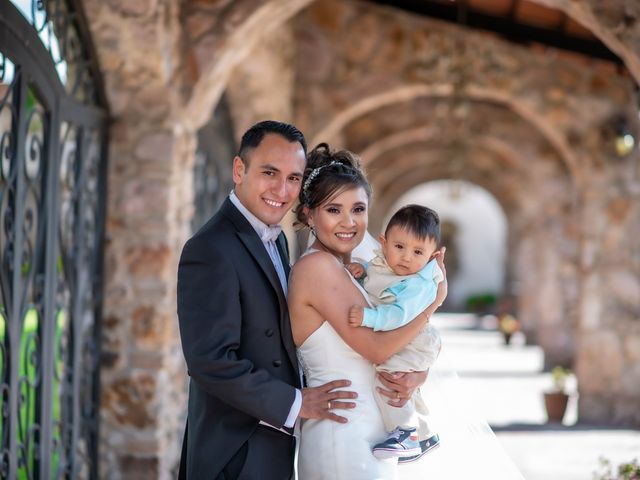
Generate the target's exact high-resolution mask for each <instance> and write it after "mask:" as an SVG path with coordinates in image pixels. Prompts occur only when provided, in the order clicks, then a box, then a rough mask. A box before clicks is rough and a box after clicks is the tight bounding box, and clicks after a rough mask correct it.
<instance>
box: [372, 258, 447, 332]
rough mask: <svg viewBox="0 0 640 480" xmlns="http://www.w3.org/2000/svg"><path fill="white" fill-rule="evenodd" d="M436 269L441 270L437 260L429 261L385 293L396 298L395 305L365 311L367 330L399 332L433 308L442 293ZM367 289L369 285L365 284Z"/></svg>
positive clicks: (389, 304)
mask: <svg viewBox="0 0 640 480" xmlns="http://www.w3.org/2000/svg"><path fill="white" fill-rule="evenodd" d="M435 269H438V270H440V267H438V264H437V262H436V260H435V259H434V260H431V261H430V262H428V263H427V264H426V265H425V266H424V267H423V268H422V270H420V271H419V272H418V273H417V274H416V275H412V276H410V277H408V278H405V279H402V277H400V276H399V277H398V278H399V279H400V280H399V281H398V282H396V283H394V284H392V285H391V286H390V287H387V288H386V289H385V290H384V292H385V293H389V294H391V295H393V296H394V297H395V301H393V303H381V304H380V305H378V306H377V307H376V308H365V309H364V318H363V320H362V326H363V327H369V328H373V329H374V330H376V331H378V330H382V331H388V330H395V329H396V328H400V327H402V326H404V325H406V324H407V323H409V322H410V321H411V320H413V319H414V318H415V317H417V316H418V315H419V314H420V313H422V311H423V310H424V309H425V308H427V307H428V306H429V305H431V304H432V303H433V302H434V301H435V299H436V295H437V294H438V282H437V281H436V280H435V278H434V277H436V276H437V272H436V271H435ZM365 287H366V284H365Z"/></svg>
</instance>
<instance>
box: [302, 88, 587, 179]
mask: <svg viewBox="0 0 640 480" xmlns="http://www.w3.org/2000/svg"><path fill="white" fill-rule="evenodd" d="M454 95H455V96H459V93H457V92H455V91H454V88H453V86H451V85H435V86H432V85H407V86H401V87H398V88H395V89H393V90H389V91H386V92H381V93H377V94H373V95H371V96H369V97H366V98H363V99H361V100H359V101H357V102H355V103H354V104H353V105H350V106H348V107H347V108H345V109H343V110H342V111H340V112H338V113H337V114H336V115H335V116H334V118H333V119H331V120H330V121H329V122H328V123H327V126H326V127H325V128H323V129H322V130H321V131H320V132H318V133H317V134H315V135H314V137H313V138H314V141H313V142H312V143H319V142H320V141H323V140H322V139H324V140H326V139H332V138H335V137H336V136H337V134H338V132H339V131H340V130H341V129H342V128H344V127H345V126H346V125H347V124H348V123H349V122H351V121H353V120H354V119H356V118H357V117H359V116H364V115H367V114H368V113H370V112H373V111H374V110H376V109H378V108H380V107H383V106H386V105H389V104H393V103H399V102H407V101H411V100H414V99H416V98H420V97H439V98H451V97H453V96H454ZM463 98H468V99H470V100H473V101H488V100H489V101H492V102H495V103H497V104H499V105H501V106H503V107H505V108H507V109H509V110H511V111H513V112H514V113H516V114H517V115H518V116H519V117H520V118H521V119H522V120H523V121H524V122H527V123H529V124H531V125H532V126H533V127H534V128H535V129H536V130H537V131H538V132H540V133H541V134H542V135H543V136H544V137H545V138H546V139H547V140H548V141H549V143H550V144H551V145H553V147H554V148H555V150H556V151H557V152H558V155H559V156H560V158H561V159H562V160H563V161H564V163H565V164H566V167H567V169H568V171H569V172H570V175H571V178H572V179H574V181H575V182H576V184H577V185H578V186H580V185H582V183H583V181H584V179H583V172H582V170H581V169H580V168H579V162H578V159H577V158H576V155H575V154H574V152H573V150H572V149H571V148H570V146H569V144H568V141H567V140H566V138H564V136H562V135H561V134H560V133H558V132H557V131H554V129H553V128H552V125H551V124H549V123H548V122H546V121H545V119H544V117H542V116H541V115H539V114H538V113H537V112H536V111H535V110H534V109H532V108H530V107H529V106H528V105H526V103H525V102H521V101H519V100H518V99H516V98H510V97H509V96H507V95H505V94H504V93H502V92H500V91H497V90H493V91H492V90H489V89H482V88H476V87H469V88H468V89H467V90H466V91H465V93H464V94H463Z"/></svg>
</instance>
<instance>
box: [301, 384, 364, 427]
mask: <svg viewBox="0 0 640 480" xmlns="http://www.w3.org/2000/svg"><path fill="white" fill-rule="evenodd" d="M349 385H351V382H350V381H349V380H334V381H333V382H329V383H325V384H324V385H320V386H319V387H310V388H303V389H302V407H301V408H300V413H299V414H298V416H299V417H300V418H326V419H328V420H333V421H334V422H338V423H347V419H346V418H344V417H341V416H340V415H336V414H335V413H333V410H338V409H342V410H347V409H351V408H355V406H356V404H355V403H354V402H343V401H340V400H346V399H353V398H357V397H358V394H357V393H356V392H349V391H346V390H336V389H337V388H343V387H348V386H349Z"/></svg>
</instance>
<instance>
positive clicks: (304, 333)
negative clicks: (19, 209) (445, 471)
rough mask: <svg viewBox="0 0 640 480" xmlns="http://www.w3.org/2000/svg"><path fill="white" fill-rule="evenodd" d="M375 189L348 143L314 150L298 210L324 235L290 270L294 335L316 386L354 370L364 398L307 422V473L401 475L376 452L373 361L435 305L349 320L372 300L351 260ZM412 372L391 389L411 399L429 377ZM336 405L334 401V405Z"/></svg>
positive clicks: (368, 477) (305, 479)
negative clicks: (359, 323)
mask: <svg viewBox="0 0 640 480" xmlns="http://www.w3.org/2000/svg"><path fill="white" fill-rule="evenodd" d="M369 196H370V187H369V184H368V182H367V180H366V179H365V177H364V175H363V174H362V172H361V171H360V169H359V167H358V164H357V158H356V157H355V156H353V155H352V154H350V153H349V152H346V151H341V152H332V151H330V150H329V148H328V147H327V146H326V145H320V146H318V147H316V149H314V150H313V151H312V152H311V153H310V154H309V164H308V167H307V171H306V174H305V178H304V181H303V187H302V189H301V204H300V207H299V208H298V209H297V212H296V213H297V215H298V220H299V221H301V222H302V223H304V224H305V225H307V226H308V227H310V228H311V230H312V232H313V233H314V235H315V238H316V240H315V242H314V243H313V245H312V246H311V248H310V249H309V250H308V251H307V252H306V253H305V255H304V256H303V257H302V258H301V259H300V260H299V261H298V262H297V263H296V265H295V266H294V268H293V271H292V273H291V277H290V284H289V310H290V317H291V326H292V332H293V338H294V341H295V343H296V345H297V346H298V352H299V357H300V361H301V363H302V366H303V370H304V373H305V376H306V381H307V385H308V386H310V387H314V386H319V385H322V384H324V383H326V382H327V381H331V380H335V379H339V378H345V377H346V378H348V379H349V380H350V381H351V386H350V387H349V390H352V391H355V392H357V393H358V398H357V399H356V400H355V403H356V407H355V408H354V409H350V410H349V409H347V410H340V412H341V413H340V414H341V415H344V418H346V420H347V421H346V423H339V422H336V421H331V420H306V421H305V422H304V423H303V425H302V430H301V441H300V451H299V456H298V458H299V461H298V474H299V478H300V479H301V480H325V479H326V480H329V479H331V480H375V479H384V480H390V479H395V478H397V470H398V466H397V461H396V460H395V459H390V460H379V459H376V458H375V457H374V456H373V454H372V453H371V447H372V446H373V445H374V444H375V443H377V442H380V441H381V440H382V439H384V438H385V437H386V435H387V433H386V431H385V429H384V426H383V423H382V419H381V415H380V412H379V410H378V408H377V406H376V403H375V400H374V396H373V388H374V379H375V374H376V372H375V370H374V368H373V364H374V363H382V362H383V361H384V360H386V359H387V358H388V357H390V356H391V355H393V354H395V353H396V352H398V351H399V350H401V349H402V348H403V347H404V346H405V345H406V344H407V343H409V342H410V341H411V340H412V339H413V337H414V336H415V335H416V334H417V333H418V332H419V331H420V329H421V328H422V327H424V325H425V324H426V322H427V321H428V318H429V315H431V313H433V311H434V310H435V306H431V307H429V308H428V309H427V310H425V312H423V314H422V315H420V316H419V317H417V318H416V319H414V320H413V321H412V322H411V323H409V324H408V325H406V326H405V327H402V328H400V329H397V330H393V331H389V332H373V331H372V330H370V329H365V328H352V327H350V326H349V325H348V322H347V313H348V310H349V308H350V307H351V306H352V305H354V304H359V305H363V306H366V305H367V298H366V294H365V292H364V291H363V290H362V289H361V288H360V286H359V285H358V284H357V282H356V281H355V280H354V279H353V278H352V277H351V276H350V274H349V273H348V272H347V271H346V269H345V268H344V264H345V263H346V262H349V261H350V260H351V252H352V251H353V249H354V248H355V247H356V246H357V245H358V244H359V243H360V242H361V240H362V238H363V237H364V234H365V232H366V228H367V220H368V204H369ZM441 257H442V255H441ZM445 296H446V281H445V282H442V286H441V288H440V289H439V293H438V298H437V299H436V302H434V305H435V304H440V303H441V302H442V300H443V299H444V297H445ZM407 375H415V377H414V379H413V380H410V379H407V383H406V384H405V388H404V389H403V388H398V389H397V390H396V392H389V395H390V396H392V395H393V394H395V395H396V401H399V402H403V401H406V399H407V398H408V397H409V396H410V395H411V393H412V392H413V390H414V389H415V387H416V386H417V385H418V384H419V383H422V382H423V381H424V378H425V376H424V375H423V374H422V373H417V374H407ZM421 375H422V376H421ZM416 379H417V381H416ZM334 405H335V402H334ZM330 407H331V405H330V403H329V402H328V405H327V408H330ZM342 412H344V413H342Z"/></svg>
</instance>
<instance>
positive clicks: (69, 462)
mask: <svg viewBox="0 0 640 480" xmlns="http://www.w3.org/2000/svg"><path fill="white" fill-rule="evenodd" d="M3 9H4V10H3V13H5V14H4V15H0V31H2V33H3V35H0V477H2V478H28V479H29V478H97V475H98V473H97V472H98V470H97V436H98V412H97V406H98V389H97V385H98V358H99V338H98V331H99V330H98V326H99V322H100V312H101V305H100V298H101V288H102V276H101V265H100V259H101V258H102V255H101V251H102V231H103V224H104V207H103V205H104V178H103V177H104V175H103V172H104V164H105V162H106V158H105V154H104V151H105V149H104V148H103V146H104V142H105V133H106V117H107V114H106V109H105V107H104V101H103V100H102V98H103V97H102V96H101V95H100V92H101V88H102V87H101V85H100V84H99V82H98V81H97V79H99V74H98V71H97V69H96V63H95V58H93V57H92V55H91V52H90V48H89V42H87V41H86V37H85V35H86V33H85V32H86V30H85V29H84V27H83V25H82V16H81V14H80V13H81V12H80V11H79V10H78V3H77V2H75V1H74V0H50V1H44V0H39V1H37V0H32V1H31V3H30V4H28V7H27V6H26V5H25V2H15V5H14V6H11V5H9V6H8V7H7V6H6V5H3ZM9 25H10V26H11V28H8V26H9ZM43 71H45V72H49V73H48V74H45V75H43V73H42V72H43ZM60 105H67V106H69V105H75V106H74V107H73V108H70V109H66V110H61V109H60Z"/></svg>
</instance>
